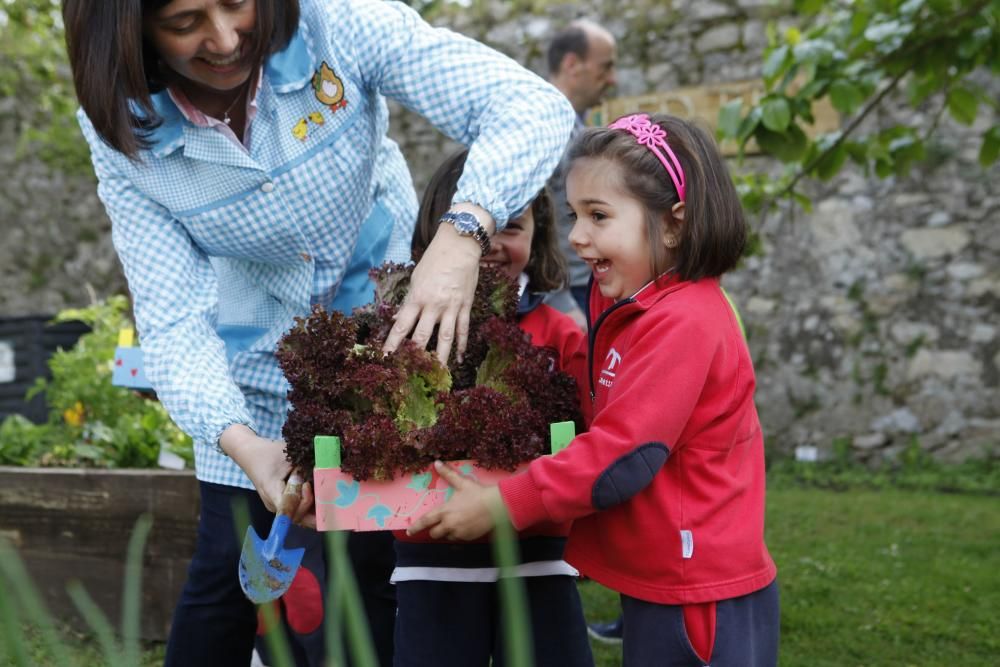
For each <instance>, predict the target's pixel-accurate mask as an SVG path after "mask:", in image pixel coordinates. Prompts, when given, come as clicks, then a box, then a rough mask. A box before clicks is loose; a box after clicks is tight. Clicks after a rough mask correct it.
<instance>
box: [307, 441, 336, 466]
mask: <svg viewBox="0 0 1000 667" xmlns="http://www.w3.org/2000/svg"><path fill="white" fill-rule="evenodd" d="M313 449H314V450H315V453H316V469H317V470H327V469H330V468H339V467H340V438H338V437H337V436H335V435H317V436H316V437H315V438H313Z"/></svg>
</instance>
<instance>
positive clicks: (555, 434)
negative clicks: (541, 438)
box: [549, 422, 576, 454]
mask: <svg viewBox="0 0 1000 667" xmlns="http://www.w3.org/2000/svg"><path fill="white" fill-rule="evenodd" d="M575 437H576V424H574V423H573V422H555V423H553V424H549V443H550V445H551V449H552V453H553V454H558V453H559V452H560V451H562V450H563V449H565V448H566V446H567V445H569V443H571V442H572V441H573V438H575Z"/></svg>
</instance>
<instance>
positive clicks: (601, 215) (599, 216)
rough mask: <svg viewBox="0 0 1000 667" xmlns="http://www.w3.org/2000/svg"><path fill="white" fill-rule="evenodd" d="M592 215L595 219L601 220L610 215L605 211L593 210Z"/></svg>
mask: <svg viewBox="0 0 1000 667" xmlns="http://www.w3.org/2000/svg"><path fill="white" fill-rule="evenodd" d="M590 217H592V218H593V219H594V220H598V221H600V220H604V219H606V218H607V217H608V216H607V215H606V214H605V213H604V212H603V211H593V212H592V213H591V214H590Z"/></svg>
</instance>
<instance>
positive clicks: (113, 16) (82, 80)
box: [62, 0, 299, 159]
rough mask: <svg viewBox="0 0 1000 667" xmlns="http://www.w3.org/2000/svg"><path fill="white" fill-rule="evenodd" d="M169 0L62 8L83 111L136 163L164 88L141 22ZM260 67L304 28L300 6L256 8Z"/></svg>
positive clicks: (277, 0)
mask: <svg viewBox="0 0 1000 667" xmlns="http://www.w3.org/2000/svg"><path fill="white" fill-rule="evenodd" d="M170 1H171V0H63V6H62V13H63V23H64V24H65V25H66V50H67V52H68V54H69V64H70V67H71V68H72V70H73V85H74V86H75V88H76V96H77V99H78V100H79V101H80V106H81V107H83V111H84V112H85V113H86V114H87V118H89V119H90V122H91V123H92V124H93V125H94V130H95V131H96V132H97V135H98V136H99V137H100V138H101V139H102V140H103V141H104V142H105V143H107V144H108V145H109V146H111V147H112V148H114V149H115V150H117V151H118V152H120V153H122V154H124V155H127V156H128V157H129V158H133V159H135V158H136V157H137V155H138V153H139V151H140V150H143V149H145V148H149V134H150V132H152V131H153V130H155V129H156V127H157V126H159V124H160V119H159V117H158V116H157V114H156V111H155V110H154V109H153V102H152V99H151V95H152V94H153V93H157V92H159V91H161V90H163V88H164V87H165V82H164V81H163V78H162V74H161V72H160V67H159V56H158V54H157V53H156V51H155V50H154V49H153V48H152V46H151V45H150V44H148V43H147V41H146V40H145V39H144V38H143V34H142V21H143V17H145V16H148V15H149V14H150V13H152V12H155V11H158V10H159V9H160V8H161V7H163V6H165V5H167V4H169V3H170ZM255 1H256V5H257V27H256V30H255V31H254V36H253V43H252V45H251V48H252V49H253V55H254V59H255V61H256V62H257V63H263V62H264V59H265V58H266V57H267V56H268V55H269V54H271V53H275V52H276V51H280V50H281V49H283V48H284V47H285V46H286V45H287V44H288V41H289V40H290V39H291V38H292V35H294V34H295V31H296V30H297V29H298V24H299V3H298V0H255Z"/></svg>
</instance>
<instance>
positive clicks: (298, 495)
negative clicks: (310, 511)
mask: <svg viewBox="0 0 1000 667" xmlns="http://www.w3.org/2000/svg"><path fill="white" fill-rule="evenodd" d="M300 500H302V475H300V474H299V473H298V471H296V472H293V473H292V474H291V475H290V476H289V477H288V482H287V483H286V484H285V492H284V493H283V494H281V505H280V506H279V507H278V514H284V515H286V516H292V515H293V514H295V510H296V508H298V506H299V501H300Z"/></svg>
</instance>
